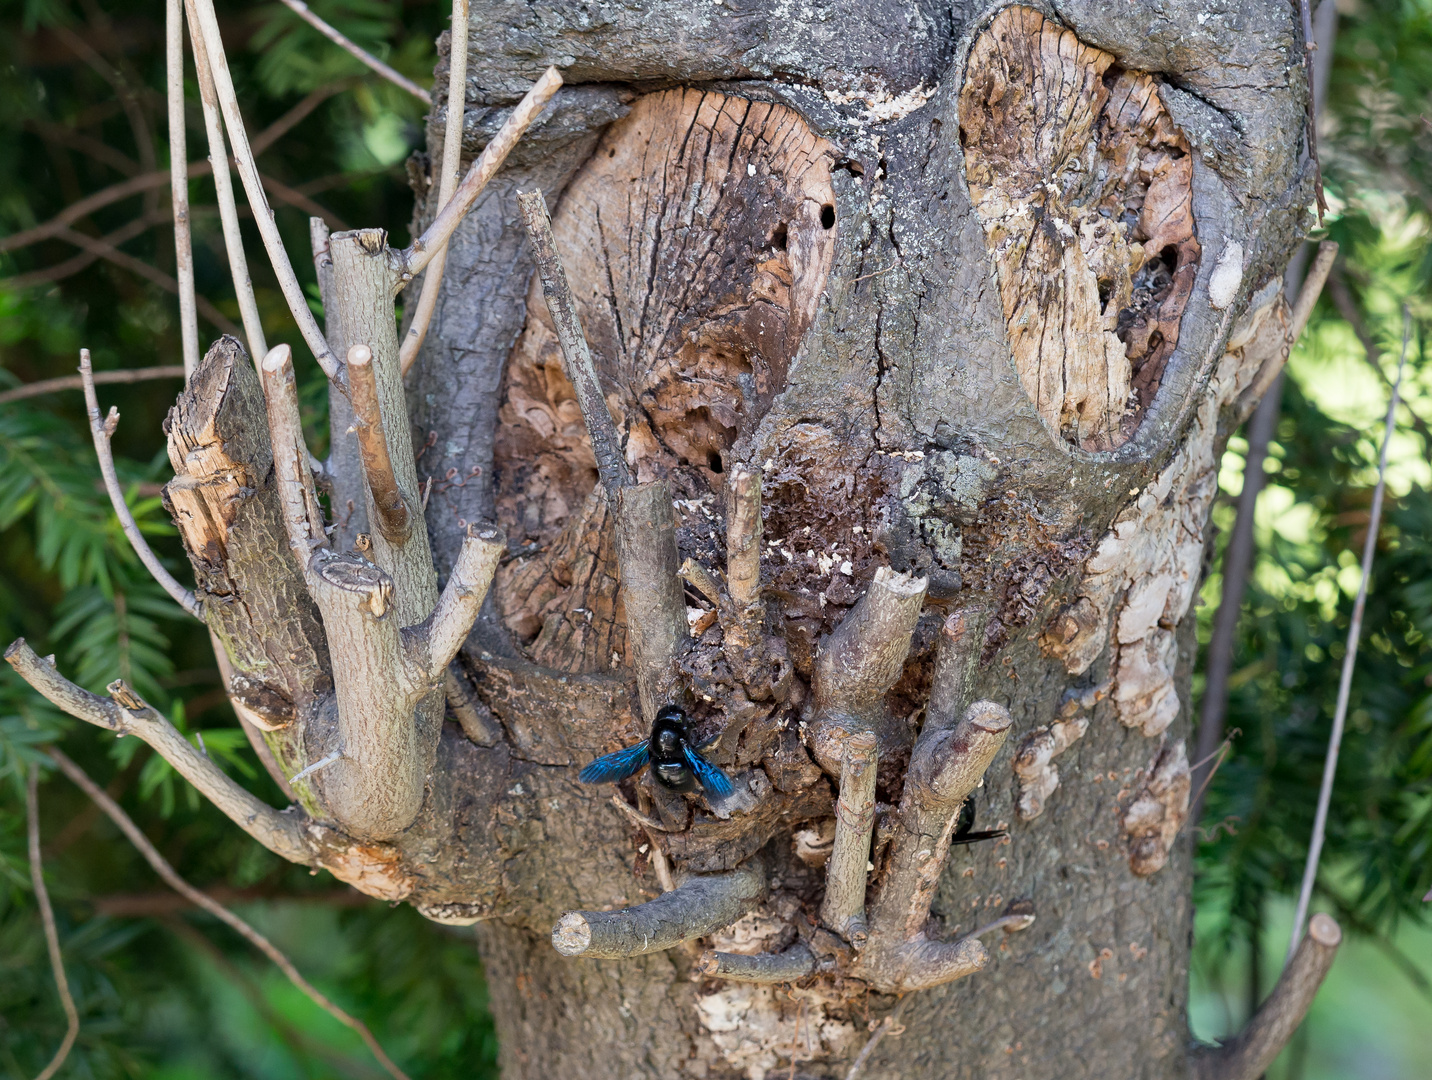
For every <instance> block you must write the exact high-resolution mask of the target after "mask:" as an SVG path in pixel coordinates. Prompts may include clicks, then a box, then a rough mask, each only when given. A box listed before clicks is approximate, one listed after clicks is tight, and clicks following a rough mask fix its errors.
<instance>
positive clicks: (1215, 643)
mask: <svg viewBox="0 0 1432 1080" xmlns="http://www.w3.org/2000/svg"><path fill="white" fill-rule="evenodd" d="M1282 396H1283V394H1282V382H1281V381H1279V380H1276V379H1275V380H1274V382H1273V384H1272V386H1271V387H1269V391H1268V393H1267V394H1265V395H1264V397H1263V400H1262V401H1260V402H1259V403H1258V407H1257V409H1255V410H1254V412H1253V417H1252V419H1251V420H1249V422H1248V426H1247V428H1246V430H1245V434H1246V436H1247V439H1248V456H1247V458H1246V459H1245V460H1244V463H1243V490H1242V491H1240V492H1239V493H1238V513H1237V515H1236V516H1235V517H1234V520H1233V531H1232V532H1231V533H1230V534H1229V536H1228V546H1227V547H1226V548H1224V551H1223V564H1222V566H1221V567H1220V569H1221V570H1222V572H1223V589H1222V592H1221V593H1220V596H1219V601H1218V611H1217V612H1215V613H1214V616H1213V632H1212V634H1211V635H1210V636H1209V639H1208V650H1207V652H1206V654H1205V657H1204V671H1205V678H1204V690H1203V705H1202V709H1201V710H1200V716H1199V722H1198V746H1197V749H1196V751H1195V753H1196V755H1197V757H1196V760H1197V761H1198V762H1199V764H1198V765H1196V766H1195V767H1194V768H1193V770H1192V776H1191V777H1190V782H1191V784H1192V786H1193V791H1194V796H1193V801H1192V804H1191V805H1190V807H1189V814H1188V820H1189V821H1191V822H1194V823H1195V824H1197V823H1198V822H1199V821H1200V820H1202V818H1203V801H1204V798H1205V796H1206V795H1207V789H1208V784H1209V781H1210V780H1211V779H1212V776H1213V768H1214V758H1215V757H1216V755H1217V751H1218V747H1219V746H1220V744H1221V743H1222V742H1223V730H1224V722H1225V719H1226V716H1227V712H1228V680H1229V678H1230V676H1231V675H1232V674H1233V649H1234V645H1235V644H1236V641H1237V636H1238V620H1239V618H1240V616H1241V615H1242V614H1243V593H1244V590H1245V589H1246V588H1247V585H1248V574H1249V572H1250V570H1251V569H1252V567H1253V550H1254V535H1253V523H1254V517H1255V515H1256V511H1257V508H1258V496H1259V495H1260V494H1261V493H1262V491H1263V485H1264V481H1265V476H1264V467H1263V466H1264V462H1265V461H1266V460H1267V457H1268V444H1269V443H1271V442H1272V441H1273V434H1274V429H1275V428H1276V427H1277V426H1278V414H1279V412H1280V405H1281V401H1282Z"/></svg>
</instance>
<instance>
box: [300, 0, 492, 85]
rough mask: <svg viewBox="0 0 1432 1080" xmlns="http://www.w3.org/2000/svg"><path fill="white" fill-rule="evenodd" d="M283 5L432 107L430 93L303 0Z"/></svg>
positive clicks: (391, 81) (393, 82)
mask: <svg viewBox="0 0 1432 1080" xmlns="http://www.w3.org/2000/svg"><path fill="white" fill-rule="evenodd" d="M283 3H284V6H286V7H287V8H289V10H291V11H292V12H293V13H294V14H295V15H297V16H298V17H299V18H300V19H302V20H303V21H304V22H306V23H308V25H309V26H311V27H313V28H314V29H315V30H317V31H318V32H319V33H320V34H322V35H323V36H324V37H326V38H327V39H328V40H329V41H331V42H333V44H335V45H337V46H338V47H339V48H341V49H343V50H345V51H346V52H348V53H349V54H350V55H351V56H353V57H355V58H356V59H357V60H358V61H359V62H360V63H362V64H365V65H366V66H367V67H369V68H371V69H372V70H373V71H375V72H377V73H378V74H379V75H381V76H383V78H385V79H387V80H388V81H389V82H390V83H392V84H393V85H394V86H397V87H400V88H401V89H403V90H406V91H407V92H408V93H410V94H412V95H413V97H415V98H417V99H418V100H419V101H421V102H422V103H423V104H424V105H432V103H433V96H432V95H431V94H430V93H428V92H427V91H426V90H424V89H423V88H422V87H421V86H419V85H418V84H417V83H415V82H413V80H412V79H410V78H408V77H407V76H406V75H402V74H399V73H398V72H397V71H394V70H393V69H392V68H391V67H389V66H388V65H387V64H385V63H383V61H381V60H379V59H378V58H377V57H376V56H374V55H373V54H372V53H370V52H368V51H366V50H365V49H363V48H362V47H361V46H360V45H358V44H356V43H355V42H354V41H352V40H351V39H350V38H348V37H345V36H344V35H343V34H341V33H340V32H339V31H338V30H336V29H334V28H333V27H332V26H329V25H328V23H326V22H324V21H323V20H322V19H320V18H319V17H318V16H317V15H315V14H314V13H313V12H312V11H310V10H309V8H308V5H307V4H305V3H304V2H303V0H283ZM465 6H466V5H464V7H465Z"/></svg>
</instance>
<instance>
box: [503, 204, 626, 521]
mask: <svg viewBox="0 0 1432 1080" xmlns="http://www.w3.org/2000/svg"><path fill="white" fill-rule="evenodd" d="M517 207H518V210H519V211H520V212H521V214H522V221H523V223H524V224H525V225H526V226H527V236H528V239H529V240H531V242H532V256H533V258H534V259H535V260H536V262H537V273H538V275H540V276H541V278H542V296H543V297H544V299H546V301H547V311H548V312H549V313H550V314H551V316H552V325H553V326H554V327H555V328H556V331H557V341H558V343H559V344H560V345H561V347H562V366H563V367H564V368H565V369H566V373H567V378H568V379H569V380H570V381H571V383H572V387H573V390H574V391H575V393H576V397H577V405H578V407H579V408H580V409H581V410H582V419H583V420H584V421H585V422H586V425H587V434H588V436H589V437H590V438H591V441H592V455H593V456H594V457H595V458H596V459H597V475H598V477H600V479H601V483H602V487H604V488H606V491H607V497H608V498H609V499H611V500H612V501H613V502H615V501H616V496H617V492H618V490H619V489H621V488H623V487H625V486H627V485H628V484H630V483H631V478H630V475H629V473H628V471H627V467H626V461H625V459H624V458H623V456H622V444H621V436H620V435H619V434H618V433H617V428H616V424H614V423H613V422H612V414H611V411H610V410H609V409H608V408H607V399H606V396H605V395H604V394H603V393H602V384H601V380H600V379H599V378H598V377H597V368H596V365H595V364H594V363H593V362H592V350H591V349H590V348H589V347H588V346H587V337H586V335H585V334H584V333H582V322H581V319H579V318H578V317H577V303H576V301H575V300H574V299H573V298H572V286H571V283H570V282H568V280H567V271H566V269H565V268H564V267H563V266H562V257H561V255H560V254H559V253H558V251H557V241H556V239H555V238H554V237H553V236H552V219H551V218H550V217H549V216H548V214H547V200H546V199H545V198H543V196H542V192H541V191H540V190H538V191H524V192H522V193H521V194H519V195H518V196H517Z"/></svg>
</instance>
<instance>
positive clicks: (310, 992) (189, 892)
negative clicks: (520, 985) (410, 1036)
mask: <svg viewBox="0 0 1432 1080" xmlns="http://www.w3.org/2000/svg"><path fill="white" fill-rule="evenodd" d="M49 754H50V757H51V758H53V759H54V761H55V764H57V765H58V766H59V767H60V769H61V771H62V772H64V774H65V775H66V776H68V777H69V778H70V780H72V781H73V782H74V783H75V785H76V786H77V787H78V788H79V789H80V790H81V791H83V792H84V793H85V794H86V795H88V796H89V797H90V798H91V799H92V800H93V801H94V802H95V803H96V804H97V805H98V806H99V808H100V809H101V810H103V811H104V812H105V814H106V815H107V816H108V817H109V819H110V820H111V821H113V822H114V823H115V825H116V826H118V827H119V830H120V832H122V833H124V835H125V837H126V838H127V839H128V840H129V842H130V843H131V844H133V845H134V846H135V847H136V848H137V849H139V853H140V854H141V855H143V856H144V860H145V862H147V863H149V865H150V866H152V867H153V868H154V872H155V873H157V874H158V875H159V876H160V877H161V878H163V879H164V883H165V884H166V885H168V886H169V887H170V888H171V889H173V890H174V891H175V892H177V893H179V894H180V895H181V896H183V897H184V898H185V899H187V900H189V902H190V903H192V904H194V905H195V906H197V907H201V908H203V909H204V910H205V911H207V912H208V913H209V914H210V915H212V916H214V918H216V919H218V920H219V921H220V922H222V923H224V924H225V925H227V926H229V927H230V928H231V929H233V930H234V931H235V932H236V933H238V934H239V935H240V936H241V937H243V938H244V939H245V940H247V941H248V942H249V943H250V944H251V945H253V946H254V947H255V948H256V949H258V950H259V951H260V952H261V953H263V954H264V955H265V956H267V957H268V958H269V959H270V960H272V961H273V962H274V964H275V965H277V967H278V969H279V970H280V971H282V972H283V973H284V975H286V976H287V977H288V980H289V982H291V983H293V985H294V986H296V987H298V989H299V990H301V991H303V993H304V994H305V995H306V996H307V997H308V999H309V1000H310V1001H312V1002H313V1003H314V1004H315V1005H317V1006H318V1007H319V1008H320V1009H322V1010H323V1011H324V1012H326V1013H328V1015H329V1016H331V1017H333V1018H334V1019H335V1020H337V1021H338V1022H339V1023H340V1024H342V1025H343V1026H344V1027H348V1028H351V1029H352V1030H353V1031H355V1032H357V1033H358V1037H359V1038H361V1039H362V1040H363V1044H364V1045H365V1046H367V1047H368V1049H369V1050H370V1051H371V1052H372V1054H373V1056H374V1057H375V1058H377V1059H378V1061H379V1063H380V1064H381V1065H382V1066H383V1068H384V1069H386V1070H387V1072H388V1073H389V1075H391V1076H392V1077H394V1080H408V1078H407V1076H406V1075H405V1074H404V1073H403V1071H402V1070H401V1069H400V1068H398V1066H397V1065H395V1064H393V1061H392V1059H391V1058H389V1057H388V1055H387V1054H385V1053H384V1052H383V1048H382V1047H381V1046H379V1045H378V1040H377V1039H375V1038H374V1037H373V1033H372V1032H371V1031H369V1030H368V1025H366V1024H364V1023H363V1021H361V1020H359V1019H358V1018H357V1017H354V1016H350V1015H349V1014H348V1013H346V1012H345V1011H344V1010H343V1009H341V1008H339V1007H338V1006H337V1005H335V1004H334V1003H333V1002H332V1001H330V1000H329V999H328V998H327V997H325V996H324V994H323V993H322V992H321V991H319V989H318V988H317V987H316V986H314V985H313V984H312V983H310V982H309V981H308V980H307V979H305V978H304V977H303V975H302V974H300V972H299V970H298V969H297V968H296V967H294V966H293V963H292V962H291V961H290V960H289V958H288V957H287V956H285V955H284V954H283V953H282V952H280V951H279V949H278V948H277V946H275V945H274V944H273V942H271V941H269V939H268V938H266V937H264V936H263V935H262V934H260V933H259V932H258V931H257V930H255V929H254V928H253V927H252V926H250V925H249V924H248V923H246V922H245V921H244V920H243V919H241V918H239V917H238V916H237V915H235V914H234V913H233V912H232V911H230V910H229V909H228V908H226V907H224V905H222V904H220V903H218V902H217V901H215V900H213V899H211V898H210V897H209V896H207V895H205V894H204V893H202V892H200V891H199V890H198V889H196V888H194V886H192V885H190V884H189V883H188V882H187V881H185V880H184V879H183V878H182V877H180V876H179V874H178V872H177V871H175V869H174V867H172V866H170V865H169V862H168V861H167V860H166V859H165V858H164V856H163V855H161V854H159V850H158V849H157V848H156V847H155V846H154V845H153V844H151V843H150V842H149V840H148V838H147V837H145V835H144V833H142V832H141V831H140V829H139V826H138V825H136V824H135V823H134V821H133V819H131V818H130V816H129V815H128V814H126V813H125V812H124V810H123V809H122V808H121V807H120V805H119V804H118V803H117V802H115V801H114V800H113V799H111V798H110V797H109V796H108V795H107V794H105V792H104V789H103V788H101V787H100V786H99V785H98V784H96V783H95V782H94V781H93V780H91V779H90V778H89V775H88V774H87V773H86V772H85V771H84V770H83V769H81V768H80V767H79V766H78V765H76V764H75V763H74V762H73V761H71V760H70V759H69V757H67V756H66V755H65V754H64V753H63V752H62V751H60V750H57V749H55V748H54V747H51V748H50V750H49Z"/></svg>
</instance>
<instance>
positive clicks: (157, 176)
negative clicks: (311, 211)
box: [0, 79, 353, 251]
mask: <svg viewBox="0 0 1432 1080" xmlns="http://www.w3.org/2000/svg"><path fill="white" fill-rule="evenodd" d="M352 85H353V81H352V80H351V79H342V80H339V81H337V82H332V83H329V84H328V85H327V86H321V87H319V88H318V89H317V90H315V91H313V93H311V94H309V95H308V96H307V97H306V98H304V99H303V100H302V101H300V102H299V103H298V104H297V105H295V106H294V107H293V108H291V109H289V110H288V112H286V113H284V114H283V115H282V116H280V117H279V118H278V119H277V120H275V121H274V122H273V123H272V124H270V125H269V126H268V127H266V128H264V130H263V131H261V132H260V133H259V134H258V135H256V136H254V140H253V143H252V146H253V151H254V153H255V154H256V155H257V154H261V153H263V152H264V151H265V150H267V149H268V148H269V147H270V146H272V145H273V144H274V143H275V142H277V141H278V140H279V139H280V138H282V137H283V136H284V135H286V134H287V133H288V132H289V130H290V129H291V128H292V127H293V126H294V125H295V124H297V123H298V122H299V121H300V120H302V119H303V118H304V117H306V116H307V115H308V114H309V113H311V112H312V111H313V110H314V109H316V108H317V107H318V106H319V105H320V104H322V103H323V102H324V101H326V100H327V99H328V98H330V97H332V96H333V95H334V94H337V93H340V92H342V91H344V90H347V89H348V88H349V87H350V86H352ZM225 160H228V159H227V158H225ZM185 169H186V171H187V172H188V174H189V179H191V180H195V179H198V178H199V177H201V176H208V175H209V174H210V173H211V172H212V171H213V165H212V164H211V163H210V162H208V161H191V162H189V163H188V165H187V166H186V167H185ZM342 175H343V176H345V177H346V176H349V175H351V174H348V173H344V174H342ZM170 179H171V178H170V174H169V173H168V172H148V173H141V174H140V175H139V176H135V177H133V178H131V179H129V180H121V181H120V182H119V183H117V184H111V185H110V186H109V187H105V188H100V190H98V191H96V192H95V193H94V194H93V195H86V196H85V197H84V198H83V199H80V200H79V201H77V202H74V203H71V204H70V205H69V206H67V207H65V208H64V209H63V210H61V211H60V212H59V213H58V214H56V215H55V216H54V217H52V218H51V219H50V220H49V221H46V222H43V223H42V224H39V225H35V226H33V227H32V228H29V229H24V230H22V231H20V232H17V233H11V234H10V235H9V236H6V237H0V251H14V250H15V249H17V248H22V247H28V246H29V245H30V244H36V243H39V242H40V241H41V240H48V239H49V238H50V237H52V236H55V235H57V234H58V233H59V232H60V231H62V230H63V229H65V228H66V227H67V226H70V225H73V224H74V223H75V222H77V221H79V220H80V219H82V218H85V217H88V216H89V215H90V214H92V213H94V212H95V211H96V210H103V209H104V208H105V207H106V206H109V205H111V204H113V203H117V202H119V201H120V200H122V199H128V198H130V197H131V196H134V195H142V194H143V193H145V192H146V191H152V190H153V189H155V188H160V187H163V186H164V185H165V184H168V183H169V182H170ZM305 187H307V185H305ZM305 193H306V194H310V195H311V194H313V192H312V191H307V192H305Z"/></svg>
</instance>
